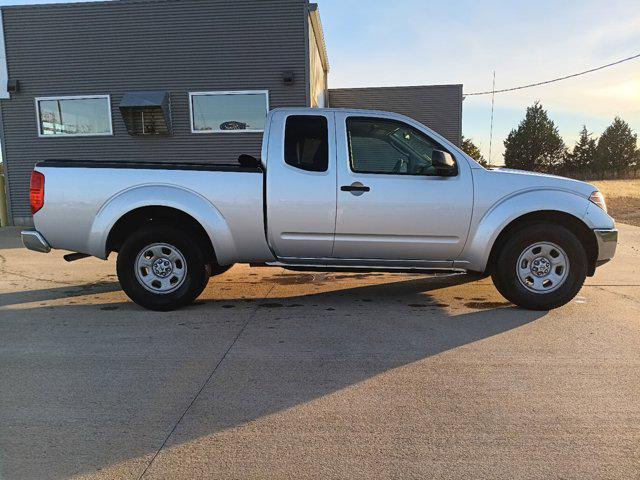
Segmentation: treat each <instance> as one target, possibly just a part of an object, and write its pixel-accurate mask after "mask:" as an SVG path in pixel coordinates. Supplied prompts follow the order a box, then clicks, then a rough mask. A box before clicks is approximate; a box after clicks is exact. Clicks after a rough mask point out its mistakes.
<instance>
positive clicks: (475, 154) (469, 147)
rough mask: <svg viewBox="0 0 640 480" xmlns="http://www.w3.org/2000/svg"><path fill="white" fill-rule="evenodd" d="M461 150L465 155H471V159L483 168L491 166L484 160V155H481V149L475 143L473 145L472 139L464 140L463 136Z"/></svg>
mask: <svg viewBox="0 0 640 480" xmlns="http://www.w3.org/2000/svg"><path fill="white" fill-rule="evenodd" d="M460 148H462V151H463V152H464V153H466V154H467V155H469V156H470V157H471V158H473V159H474V160H475V161H476V162H478V163H479V164H480V165H482V166H483V167H487V166H488V165H489V164H488V163H487V161H486V160H485V159H484V157H483V156H482V153H480V149H479V148H478V147H477V146H476V144H475V143H473V140H471V139H470V138H464V135H463V136H462V145H461V146H460Z"/></svg>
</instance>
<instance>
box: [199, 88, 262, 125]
mask: <svg viewBox="0 0 640 480" xmlns="http://www.w3.org/2000/svg"><path fill="white" fill-rule="evenodd" d="M190 97H191V125H192V131H193V132H194V133H210V132H238V131H244V132H262V131H263V130H264V123H265V118H266V116H267V111H268V108H269V105H268V103H269V101H268V94H267V92H266V91H249V92H202V93H192V94H190Z"/></svg>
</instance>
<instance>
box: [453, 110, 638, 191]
mask: <svg viewBox="0 0 640 480" xmlns="http://www.w3.org/2000/svg"><path fill="white" fill-rule="evenodd" d="M637 141H638V136H637V135H636V134H635V133H634V132H633V131H632V130H631V128H630V127H629V124H628V123H627V122H625V121H624V120H622V119H621V118H619V117H616V118H615V119H614V121H613V123H612V124H611V125H609V126H608V127H607V128H606V129H605V131H604V132H603V133H602V135H601V136H600V137H599V138H595V137H594V136H593V134H592V133H590V132H589V131H588V130H587V127H586V126H583V127H582V130H581V131H580V136H579V138H578V141H577V142H576V144H575V145H574V146H573V148H571V149H569V148H567V146H566V145H565V142H564V140H563V139H562V137H561V136H560V134H559V133H558V128H557V127H556V125H555V124H554V123H553V121H552V120H551V119H550V118H549V115H548V114H547V111H546V110H545V109H544V108H543V107H542V105H541V104H540V102H536V103H534V104H533V105H532V106H530V107H528V108H527V113H526V114H525V117H524V119H523V120H522V121H521V122H520V124H519V125H518V127H517V128H514V129H513V130H511V132H510V133H509V135H508V136H507V138H506V140H505V141H504V147H505V151H504V163H505V166H506V167H507V168H516V169H519V170H529V171H532V172H543V173H555V174H560V175H566V176H573V177H579V178H590V177H593V178H625V177H628V176H634V175H637V174H638V170H640V150H639V149H638V148H637ZM462 149H463V150H464V151H465V153H467V155H469V156H471V157H472V158H474V159H475V160H477V161H478V162H480V163H481V164H482V165H484V166H486V165H487V162H486V160H485V159H484V157H483V156H482V154H481V153H480V150H479V149H478V148H477V147H476V145H474V143H473V141H472V140H471V139H468V138H464V137H463V141H462Z"/></svg>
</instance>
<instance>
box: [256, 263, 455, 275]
mask: <svg viewBox="0 0 640 480" xmlns="http://www.w3.org/2000/svg"><path fill="white" fill-rule="evenodd" d="M252 266H256V267H257V266H260V267H279V268H284V269H285V270H291V271H294V272H344V273H373V272H380V273H425V274H426V273H465V272H466V270H465V269H464V268H436V267H389V266H386V267H385V266H376V267H372V266H358V265H306V264H291V263H282V262H269V263H263V264H257V265H256V264H254V265H252Z"/></svg>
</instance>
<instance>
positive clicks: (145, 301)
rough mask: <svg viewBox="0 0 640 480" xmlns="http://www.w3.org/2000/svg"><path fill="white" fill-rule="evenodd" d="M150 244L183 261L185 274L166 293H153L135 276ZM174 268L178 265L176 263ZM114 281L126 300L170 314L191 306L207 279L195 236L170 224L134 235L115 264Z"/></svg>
mask: <svg viewBox="0 0 640 480" xmlns="http://www.w3.org/2000/svg"><path fill="white" fill-rule="evenodd" d="M154 244H168V245H171V246H174V247H175V248H176V249H177V250H178V251H179V253H180V254H181V255H182V257H183V258H184V261H185V263H186V273H184V275H182V276H181V279H182V280H181V282H182V283H181V284H180V285H179V287H176V289H175V290H173V291H170V292H169V293H154V292H152V291H150V290H149V289H148V288H147V287H145V286H144V284H143V283H142V281H141V280H139V279H138V275H137V274H136V269H137V268H138V267H137V259H138V255H139V254H140V253H141V252H142V250H143V249H145V247H148V246H151V245H154ZM178 262H179V263H178V265H180V266H181V264H182V262H181V261H180V260H178ZM116 270H117V272H118V279H119V280H120V285H121V286H122V289H123V290H124V292H125V293H126V294H127V296H128V297H129V298H130V299H131V300H133V301H134V302H135V303H137V304H138V305H140V306H141V307H144V308H147V309H149V310H156V311H163V312H164V311H170V310H175V309H177V308H180V307H184V306H186V305H189V304H191V303H192V302H193V301H194V300H195V299H196V298H197V297H198V296H199V295H200V294H201V293H202V291H203V290H204V288H205V287H206V286H207V282H208V281H209V276H210V266H209V261H208V259H207V258H206V256H205V248H204V247H203V246H202V244H201V242H199V241H198V237H197V234H195V233H192V232H189V231H185V230H184V229H179V228H178V227H176V226H174V225H171V224H149V225H145V226H143V227H141V228H140V229H139V230H137V231H136V232H134V233H133V234H132V235H130V236H129V238H127V240H126V241H125V242H124V244H123V245H122V247H121V248H120V251H119V253H118V259H117V262H116Z"/></svg>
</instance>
